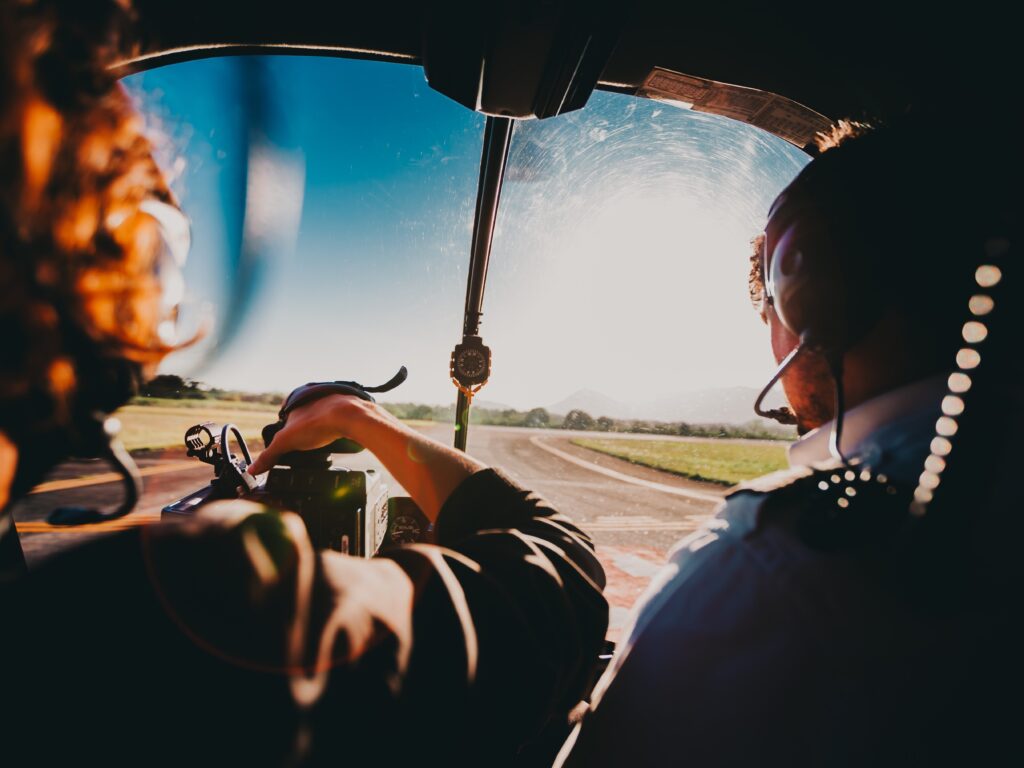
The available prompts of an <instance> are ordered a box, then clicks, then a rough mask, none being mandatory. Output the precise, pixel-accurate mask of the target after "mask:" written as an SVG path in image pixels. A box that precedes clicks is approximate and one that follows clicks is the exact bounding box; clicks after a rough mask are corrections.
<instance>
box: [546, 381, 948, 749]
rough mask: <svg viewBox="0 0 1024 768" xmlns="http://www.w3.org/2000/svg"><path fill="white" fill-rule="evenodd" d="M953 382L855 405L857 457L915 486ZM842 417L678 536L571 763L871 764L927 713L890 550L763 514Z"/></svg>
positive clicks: (598, 694) (822, 449) (853, 451)
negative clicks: (860, 547) (824, 543)
mask: <svg viewBox="0 0 1024 768" xmlns="http://www.w3.org/2000/svg"><path fill="white" fill-rule="evenodd" d="M944 384H945V379H944V377H940V378H936V379H928V380H924V381H921V382H917V383H915V384H912V385H909V386H907V387H903V388H900V389H897V390H893V391H891V392H889V393H886V394H885V395H882V396H881V397H878V398H875V399H873V400H871V401H868V402H867V403H864V404H863V405H861V406H859V407H858V408H854V409H851V410H850V411H849V412H848V413H847V415H846V420H845V422H846V423H845V429H844V435H845V437H844V440H843V448H844V450H845V452H846V454H847V455H849V456H857V457H859V458H861V459H863V461H864V462H865V463H866V464H870V465H871V466H872V467H874V468H876V470H877V471H879V472H884V473H886V474H887V475H888V476H889V477H891V478H892V479H893V481H895V482H900V483H902V484H904V485H909V487H910V488H913V487H914V484H915V483H916V479H917V477H918V475H919V474H920V473H921V470H922V465H923V462H924V459H925V457H926V455H927V454H928V445H929V442H930V440H931V438H932V437H933V436H934V426H935V421H936V418H937V417H938V416H939V415H941V414H940V412H939V411H940V403H941V399H942V396H943V394H944V392H945V387H944ZM830 428H831V425H825V426H824V427H822V428H821V429H819V430H816V431H815V432H813V433H810V434H809V435H807V436H806V437H804V438H803V439H802V440H800V441H798V442H797V443H795V444H794V445H793V446H792V447H791V450H790V461H791V464H792V465H793V468H792V469H791V470H788V471H784V472H782V473H777V474H776V476H769V477H767V478H762V479H761V480H759V481H757V482H755V483H753V484H752V485H751V487H747V488H741V489H738V490H737V491H734V492H733V493H732V494H731V495H730V496H729V497H728V498H727V500H726V501H725V502H724V503H723V505H722V506H721V507H720V508H719V510H718V513H717V515H716V516H715V517H714V519H712V520H711V521H710V522H709V523H708V524H707V525H706V526H705V527H704V528H703V529H702V530H699V531H697V532H695V533H693V534H692V535H690V536H688V537H687V538H685V539H683V540H682V541H680V542H679V543H678V544H677V546H676V547H675V548H674V549H673V551H672V552H671V553H670V555H669V560H668V563H667V565H666V566H665V568H664V569H663V570H662V572H661V573H660V574H659V575H658V576H657V577H656V578H655V579H654V581H653V582H652V584H651V585H650V587H649V589H648V590H647V592H646V594H645V595H644V596H643V597H642V598H641V600H640V601H639V602H638V606H637V608H636V609H635V614H634V617H635V618H634V624H633V626H632V628H631V630H630V631H629V633H628V636H627V640H626V641H625V642H624V643H623V644H622V645H621V646H620V648H619V649H618V651H617V654H616V657H615V658H614V659H613V661H612V663H611V665H610V667H609V669H608V670H607V672H606V673H605V675H604V676H603V677H602V678H601V680H600V681H599V682H598V684H597V686H596V688H595V691H594V695H593V697H592V702H591V709H590V711H589V712H588V713H587V715H586V716H585V717H584V718H583V720H582V722H581V723H580V724H579V725H577V727H576V729H575V731H574V732H573V734H572V736H571V737H570V739H569V741H568V742H567V743H566V745H565V747H564V748H563V750H562V753H561V754H560V755H559V760H558V762H557V763H556V765H559V766H605V765H609V766H610V765H623V766H625V765H629V766H641V765H667V764H684V763H685V764H692V765H707V764H711V765H733V764H743V765H749V764H766V763H767V764H783V763H787V764H793V763H800V764H806V763H808V762H811V763H815V764H830V765H835V764H863V763H865V762H877V757H878V754H879V750H880V749H882V746H881V745H884V744H888V743H890V742H891V741H892V739H891V738H890V737H891V736H892V728H893V727H899V726H898V725H897V726H894V724H898V723H899V721H900V715H899V712H900V710H901V708H904V707H906V708H917V710H916V712H914V711H913V710H912V712H913V714H912V716H911V717H909V718H905V719H904V720H905V722H907V723H909V722H911V721H913V722H917V720H916V719H915V717H916V715H917V714H919V713H920V710H921V706H922V705H921V702H922V696H927V695H929V694H928V693H927V691H929V690H930V688H929V686H930V684H931V683H932V682H933V681H932V680H931V679H930V678H929V681H928V684H922V682H921V680H920V679H918V678H919V677H920V676H921V675H923V674H925V672H924V671H922V668H921V667H919V666H915V665H914V664H904V663H903V662H905V661H906V660H907V659H908V658H914V657H915V656H917V657H919V658H925V657H927V656H928V654H929V653H932V652H933V651H934V649H933V648H930V647H928V643H929V642H930V641H929V639H928V633H929V632H930V628H931V626H932V625H931V623H930V621H929V620H927V619H922V618H921V617H919V616H916V615H915V614H914V611H913V610H910V609H908V606H907V605H906V604H905V601H904V599H903V595H902V593H901V592H900V591H899V588H898V585H895V584H891V583H888V582H887V576H886V573H887V571H886V569H885V567H884V566H883V565H880V564H879V563H878V562H875V561H872V560H869V561H867V562H865V561H864V560H863V559H862V558H857V557H850V556H848V555H846V554H843V553H836V552H826V551H820V550H817V549H815V548H812V547H809V546H808V545H807V544H806V543H805V542H804V541H802V540H801V539H800V537H799V536H796V535H794V533H793V531H792V530H791V529H789V528H786V527H784V526H777V525H771V524H759V518H760V516H761V512H762V509H763V507H764V505H765V502H766V501H767V500H768V499H769V498H771V496H772V495H773V493H775V491H776V490H778V489H781V488H784V487H786V485H787V484H789V483H791V482H792V480H793V478H799V477H803V476H806V475H808V474H809V473H810V471H811V470H810V469H808V466H809V465H813V464H814V463H816V462H819V461H821V460H824V459H827V458H828V447H827V443H828V432H829V431H830ZM922 643H923V645H924V647H922ZM926 666H927V665H925V667H926ZM890 757H893V755H890Z"/></svg>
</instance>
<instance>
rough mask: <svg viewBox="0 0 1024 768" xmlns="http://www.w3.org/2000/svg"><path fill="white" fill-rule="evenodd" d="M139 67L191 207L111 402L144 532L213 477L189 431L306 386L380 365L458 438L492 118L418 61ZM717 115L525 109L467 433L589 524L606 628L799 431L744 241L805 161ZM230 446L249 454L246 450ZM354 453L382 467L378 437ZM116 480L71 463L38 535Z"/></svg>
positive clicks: (437, 432)
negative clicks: (142, 348) (186, 241)
mask: <svg viewBox="0 0 1024 768" xmlns="http://www.w3.org/2000/svg"><path fill="white" fill-rule="evenodd" d="M124 85H125V87H126V88H127V89H128V91H129V92H130V93H131V94H132V96H133V98H134V99H135V100H136V101H137V103H138V104H139V105H140V107H141V108H142V110H143V112H144V114H145V115H146V119H147V122H148V123H149V125H150V129H151V134H152V135H153V136H154V138H155V140H156V141H157V142H158V144H159V147H160V153H161V158H160V159H161V161H162V164H163V167H164V168H166V169H167V170H168V171H169V173H170V174H171V175H172V177H173V180H172V187H173V189H174V191H175V194H176V195H177V197H178V199H179V202H180V204H181V207H182V209H183V210H184V212H185V213H186V214H187V216H188V217H189V219H190V220H191V242H192V247H191V252H190V255H189V258H188V262H187V264H186V266H185V267H184V280H185V286H186V289H185V290H186V300H185V302H184V303H183V304H182V308H181V316H180V323H179V324H180V325H181V326H182V327H183V328H184V331H185V333H187V334H194V333H196V332H199V333H201V334H202V338H201V339H200V341H199V342H198V343H196V344H194V345H192V346H191V347H189V348H188V349H186V350H183V351H181V352H178V353H175V354H174V355H172V356H170V357H169V358H168V359H167V360H166V361H165V362H164V364H163V366H162V368H161V370H160V372H159V375H158V376H157V377H156V378H155V379H154V380H153V381H151V382H150V383H149V384H148V385H147V386H146V388H145V390H144V391H143V393H142V394H141V395H140V396H139V397H138V398H136V399H135V400H134V401H133V402H132V403H131V404H130V405H128V406H126V407H125V408H123V409H122V410H121V411H120V412H119V413H118V414H117V417H118V419H119V421H120V423H121V430H122V432H121V434H122V438H123V440H124V443H125V445H126V447H127V448H128V450H129V451H131V453H132V454H133V456H134V457H135V460H136V463H137V464H138V465H139V467H140V469H141V473H142V476H143V479H144V481H145V491H144V493H143V496H142V499H141V501H140V503H139V505H138V506H137V508H136V510H135V512H133V513H132V514H131V515H129V516H127V517H125V518H123V519H121V520H120V521H118V522H117V523H114V524H111V525H116V526H121V527H125V526H132V525H145V524H148V523H150V522H153V521H156V520H159V519H160V516H161V510H162V509H163V508H164V507H165V506H167V505H170V504H172V503H173V502H175V501H176V500H178V499H181V498H183V497H186V496H188V495H189V494H191V493H193V492H196V491H197V489H202V488H203V487H204V486H206V485H208V484H209V481H210V480H211V478H212V477H213V472H214V468H213V467H211V466H209V465H207V464H204V463H202V462H201V461H199V460H198V459H197V458H196V457H195V456H193V457H189V456H187V455H186V447H185V443H184V437H185V432H186V430H188V429H189V428H190V427H192V426H193V425H196V424H200V423H204V422H212V423H214V424H216V425H218V426H219V425H224V424H228V423H230V424H233V425H236V426H237V428H238V431H239V433H240V434H241V435H242V436H243V438H244V439H245V441H246V442H247V443H248V446H249V449H250V450H251V451H252V452H253V453H255V452H256V451H258V450H260V449H261V448H262V442H261V430H262V428H263V427H264V426H265V425H267V424H269V423H272V422H274V421H275V420H276V418H277V410H278V408H279V407H280V404H281V402H282V399H283V397H284V396H285V395H287V394H288V393H289V392H290V391H292V390H293V389H294V388H296V387H298V386H300V385H302V384H305V383H307V382H314V381H329V380H354V381H357V382H360V383H362V384H364V385H377V384H382V383H384V382H385V381H387V380H388V379H390V378H391V377H392V376H393V375H394V374H395V372H396V371H398V369H399V368H400V367H401V366H403V365H404V366H406V367H407V368H408V372H409V375H408V379H407V380H406V381H405V382H404V383H403V384H401V385H400V386H398V387H397V388H396V389H394V390H393V391H391V392H388V393H385V394H381V395H378V396H377V398H378V400H379V401H380V402H382V403H383V404H384V405H385V407H386V408H387V409H388V410H389V411H391V413H393V414H394V415H395V416H397V417H398V418H400V419H403V420H405V421H407V422H408V423H409V424H411V425H412V426H413V427H414V428H416V429H419V430H422V431H424V432H426V433H427V434H429V435H431V436H433V437H436V438H437V439H439V440H441V441H443V442H445V443H448V444H450V443H451V441H452V439H453V424H454V421H455V399H456V389H455V387H454V385H453V383H452V381H451V377H450V373H449V358H450V355H451V351H452V349H453V347H454V346H455V344H456V343H458V342H459V341H460V338H461V330H462V319H463V309H464V302H465V292H466V279H467V268H468V264H469V249H470V239H471V234H472V225H473V211H474V205H475V196H476V186H477V180H478V174H479V163H480V155H481V149H482V137H483V130H484V117H483V116H482V115H478V114H476V113H474V112H471V111H470V110H467V109H465V108H464V107H462V106H460V105H458V104H456V103H455V102H452V101H450V100H448V99H447V98H445V97H444V96H442V95H440V94H439V93H436V92H434V91H433V90H431V89H430V87H429V86H428V85H427V84H426V82H425V81H424V78H423V72H422V69H420V68H417V67H412V66H406V65H402V64H396V63H384V62H371V61H359V60H347V59H335V58H318V57H311V56H301V57H300V56H268V57H254V56H239V57H223V58H211V59H204V60H199V61H192V62H187V63H180V64H172V65H169V66H165V67H161V68H158V69H154V70H151V71H147V72H143V73H139V74H135V75H131V76H129V77H127V78H125V80H124ZM807 159H808V158H807V157H806V156H805V155H803V153H801V152H800V151H799V150H798V149H797V148H795V147H793V146H791V145H790V144H788V143H786V142H784V141H783V140H781V139H778V138H776V137H774V136H771V135H769V134H766V133H764V132H762V131H760V130H758V129H756V128H753V127H751V126H748V125H745V124H742V123H739V122H735V121H732V120H729V119H726V118H723V117H718V116H714V115H709V114H703V113H699V112H695V111H690V110H686V109H681V108H678V107H676V106H671V105H666V104H663V103H659V102H655V101H651V100H647V99H639V98H635V97H632V96H628V95H622V94H616V93H607V92H595V93H594V95H593V97H592V98H591V99H590V102H589V104H588V105H587V107H586V108H585V109H583V110H581V111H578V112H573V113H569V114H566V115H562V116H560V117H556V118H552V119H548V120H543V121H524V122H518V123H517V124H516V125H515V129H514V132H513V137H512V143H511V148H510V151H509V158H508V166H507V169H506V174H505V182H504V187H503V190H502V193H501V200H500V208H499V213H498V220H497V229H496V232H495V236H494V242H493V249H492V253H491V261H490V267H489V272H488V278H487V286H486V293H485V298H484V303H483V309H484V314H483V318H482V323H481V336H482V338H483V342H484V343H485V344H486V345H487V346H488V347H489V348H490V349H491V352H492V373H491V377H490V380H489V381H488V383H487V384H486V385H485V386H484V387H483V388H482V390H481V391H480V392H479V393H478V394H476V396H475V397H474V399H473V403H472V412H471V418H470V429H469V443H468V450H469V452H470V453H471V454H473V455H475V456H476V457H477V458H479V459H481V460H482V461H484V462H486V463H488V464H491V465H493V466H496V467H499V468H501V469H503V470H504V471H506V472H507V473H508V474H509V475H510V476H511V477H512V478H513V479H515V480H516V481H518V482H520V483H521V484H522V485H523V486H525V487H527V488H530V489H531V490H534V491H536V492H537V493H539V494H540V495H542V496H543V497H545V498H546V499H548V500H549V501H550V502H551V503H552V505H553V506H555V507H556V508H557V509H558V510H559V511H561V512H563V513H565V514H568V515H570V516H572V517H573V518H574V519H575V520H576V521H577V522H579V523H581V524H582V527H583V528H584V529H585V530H587V531H588V532H589V533H591V534H592V535H593V537H594V539H595V541H596V543H597V545H598V554H599V556H600V558H601V560H602V562H603V564H604V566H605V568H606V571H607V573H608V575H609V587H608V592H607V594H608V597H609V600H610V602H611V604H612V630H611V633H610V634H611V636H612V637H615V636H617V633H619V632H620V631H621V628H622V624H623V622H624V621H625V616H626V614H627V611H628V609H629V607H630V606H631V605H632V604H633V602H634V601H635V599H636V597H637V596H638V594H639V593H640V591H641V590H642V589H643V588H644V586H645V585H646V584H647V582H648V581H649V579H650V577H651V576H652V575H653V573H654V572H655V570H656V569H657V568H658V566H659V565H660V564H661V563H662V562H663V560H664V558H665V554H666V552H667V551H668V549H669V548H670V547H671V546H672V545H673V544H674V543H675V542H676V541H678V540H679V539H680V538H681V537H683V536H685V535H686V534H687V533H688V532H691V531H693V530H694V529H695V527H696V526H697V525H698V524H699V523H700V522H701V520H703V519H704V518H706V517H707V516H708V515H710V514H712V511H713V510H714V508H715V505H716V503H717V501H718V500H719V499H720V498H721V497H722V495H723V493H724V492H725V490H726V489H727V488H728V487H729V486H730V485H732V484H735V483H737V482H742V481H743V480H745V479H747V478H750V477H754V476H757V475H760V474H763V473H765V472H767V471H771V470H774V469H779V468H782V467H784V466H786V459H785V448H786V445H787V441H788V440H789V439H791V438H792V436H793V435H792V433H791V432H789V431H788V428H785V427H781V426H779V425H776V424H774V423H773V422H767V421H764V420H760V419H757V418H755V416H754V413H753V410H752V404H753V401H754V398H755V396H756V394H757V391H758V389H759V388H760V387H761V386H762V385H763V384H764V382H766V381H767V380H768V379H769V378H770V376H771V373H772V370H773V361H772V358H771V354H770V348H769V344H768V338H767V332H766V329H765V328H764V326H763V325H762V323H761V321H760V319H759V318H758V316H757V314H756V313H755V312H753V311H752V310H751V306H750V299H749V295H748V282H747V279H748V271H749V268H750V261H749V256H750V252H751V246H750V241H751V239H752V238H753V237H754V236H755V235H756V234H757V233H758V231H759V230H760V229H761V227H762V226H763V222H764V219H765V216H766V213H767V210H768V206H769V205H770V203H771V201H772V199H773V198H774V196H775V195H776V194H777V193H778V192H779V191H780V190H781V189H782V188H783V187H784V186H785V185H786V184H787V183H788V182H789V181H790V180H791V179H792V178H793V177H794V176H795V175H796V173H797V172H798V171H799V170H800V168H801V167H802V166H803V165H804V163H805V162H806V161H807ZM235 450H237V449H235ZM334 461H335V464H336V465H339V464H340V465H344V466H345V467H349V468H352V469H356V470H362V469H375V470H376V471H377V474H378V475H379V476H381V477H382V482H383V483H384V484H387V485H388V486H389V488H388V492H389V493H390V494H391V495H396V494H401V493H402V489H401V488H398V487H397V486H396V484H395V483H394V482H393V480H391V479H390V478H389V477H387V473H386V472H384V471H383V468H382V467H380V466H379V464H378V463H377V462H376V461H375V459H374V458H373V457H372V456H370V455H368V454H367V453H366V452H362V453H358V454H339V455H336V456H335V457H334ZM117 479H118V478H117V476H116V475H113V474H112V473H110V471H109V469H108V468H107V467H106V466H105V465H103V464H101V463H99V462H86V461H77V462H69V463H67V464H66V465H64V466H62V467H60V468H59V469H58V470H57V472H56V473H55V474H54V475H53V476H51V478H50V480H49V481H48V482H47V483H46V484H44V485H43V486H40V488H39V489H37V491H36V492H35V493H34V494H33V495H31V496H30V497H29V498H28V500H27V501H25V502H22V505H21V507H22V509H21V511H20V517H19V519H20V520H28V519H29V518H31V519H32V520H37V521H40V522H19V529H20V530H22V532H23V533H24V534H25V535H24V536H23V541H24V546H25V549H26V554H27V556H28V557H29V559H30V561H31V562H38V561H39V560H41V559H42V558H45V557H46V556H47V554H49V553H51V552H53V551H56V549H58V548H61V547H64V546H68V545H70V544H71V543H73V540H81V539H82V538H83V537H90V536H95V535H100V534H99V533H97V532H96V531H93V530H89V529H88V528H89V527H88V526H86V527H85V529H83V528H82V527H79V528H77V529H74V532H66V531H57V530H55V527H54V526H49V525H47V524H46V523H45V522H41V521H43V520H45V519H46V518H45V515H41V514H40V515H33V514H31V513H32V511H33V510H34V509H35V508H37V507H38V509H39V510H42V509H43V508H45V509H46V510H50V509H52V508H54V507H55V506H59V505H60V504H62V503H68V502H67V500H66V499H63V498H61V496H62V494H64V495H66V494H67V493H68V491H69V489H74V490H75V493H76V494H77V495H76V496H75V498H76V502H75V503H81V499H82V494H83V493H87V494H88V495H89V496H90V501H91V502H92V503H96V504H99V505H103V504H108V505H109V504H112V503H116V501H117V499H118V498H119V496H118V494H119V493H120V491H119V490H118V489H117V488H118V486H117V483H116V481H117Z"/></svg>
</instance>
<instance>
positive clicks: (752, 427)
mask: <svg viewBox="0 0 1024 768" xmlns="http://www.w3.org/2000/svg"><path fill="white" fill-rule="evenodd" d="M140 395H141V396H142V397H143V398H167V399H173V400H219V401H228V402H232V401H233V402H244V403H263V404H266V405H280V404H281V402H282V401H283V400H284V395H283V394H281V393H279V392H268V393H260V394H254V393H252V392H241V391H237V390H230V389H218V388H217V387H209V386H207V385H205V384H203V383H202V382H199V381H194V380H192V379H184V378H182V377H181V376H175V375H173V374H162V375H160V376H157V377H155V378H154V379H153V380H152V381H150V382H149V383H147V384H146V385H145V386H144V387H143V388H142V391H141V392H140ZM381 405H382V406H383V407H384V408H385V409H386V410H387V411H389V412H390V413H391V414H393V415H394V416H397V417H398V418H400V419H403V420H406V421H439V422H444V423H448V424H450V423H452V422H454V421H455V405H454V404H451V405H425V404H423V403H381ZM469 423H470V424H481V425H488V426H498V427H531V428H534V429H575V430H581V431H588V432H627V433H633V434H644V435H673V436H684V437H717V438H748V439H758V440H792V439H793V438H794V437H795V436H796V434H795V432H794V430H793V428H792V427H783V426H779V425H775V424H771V423H769V422H766V421H759V420H756V419H755V420H751V421H749V422H747V423H745V424H707V423H691V422H686V421H653V420H644V419H615V418H612V417H610V416H597V417H594V416H592V415H591V414H589V413H587V412H586V411H584V410H580V409H573V410H571V411H569V412H568V413H566V414H557V413H551V412H550V411H548V410H547V409H546V408H530V409H528V410H522V411H520V410H516V409H514V408H478V407H474V408H472V409H470V412H469Z"/></svg>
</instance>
